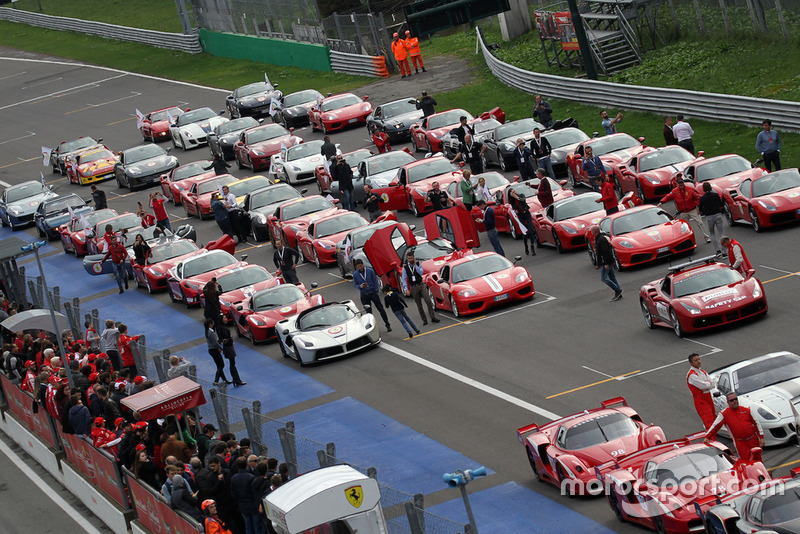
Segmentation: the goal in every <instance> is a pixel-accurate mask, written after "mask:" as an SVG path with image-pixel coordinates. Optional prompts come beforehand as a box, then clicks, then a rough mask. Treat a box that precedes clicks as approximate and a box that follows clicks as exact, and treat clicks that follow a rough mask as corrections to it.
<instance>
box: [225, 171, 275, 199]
mask: <svg viewBox="0 0 800 534" xmlns="http://www.w3.org/2000/svg"><path fill="white" fill-rule="evenodd" d="M270 183H271V182H270V181H269V178H267V177H265V176H258V177H256V178H250V179H249V180H239V181H238V182H234V183H232V184H229V185H228V189H230V192H231V193H233V196H235V197H237V198H238V197H243V196H245V195H246V194H247V193H249V192H250V191H255V190H256V189H261V188H262V187H266V186H268V185H270Z"/></svg>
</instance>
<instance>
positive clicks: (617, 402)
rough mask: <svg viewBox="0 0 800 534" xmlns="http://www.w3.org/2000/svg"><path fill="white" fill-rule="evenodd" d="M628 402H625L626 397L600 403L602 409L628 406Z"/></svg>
mask: <svg viewBox="0 0 800 534" xmlns="http://www.w3.org/2000/svg"><path fill="white" fill-rule="evenodd" d="M627 405H628V401H626V400H625V397H614V398H613V399H608V400H604V401H603V402H601V403H600V406H601V407H602V408H613V407H616V406H627Z"/></svg>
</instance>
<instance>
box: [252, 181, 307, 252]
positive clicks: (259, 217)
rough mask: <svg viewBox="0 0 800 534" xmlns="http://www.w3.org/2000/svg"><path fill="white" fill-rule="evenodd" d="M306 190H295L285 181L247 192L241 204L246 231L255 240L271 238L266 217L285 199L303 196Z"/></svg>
mask: <svg viewBox="0 0 800 534" xmlns="http://www.w3.org/2000/svg"><path fill="white" fill-rule="evenodd" d="M305 192H306V190H305V189H303V190H302V191H297V189H295V188H294V187H292V186H290V185H289V184H286V183H280V184H273V185H268V186H266V187H262V188H261V189H256V190H255V191H253V192H251V193H249V194H248V195H247V196H246V197H245V199H244V204H243V209H244V211H245V217H244V219H245V221H246V223H245V224H246V225H247V227H248V232H249V233H250V234H251V235H252V236H253V239H254V240H255V241H257V242H258V241H263V240H265V239H267V238H270V239H271V237H272V236H271V235H270V231H269V225H268V224H267V219H268V218H269V216H270V215H272V214H273V213H274V212H275V210H276V209H277V208H278V207H279V206H280V205H281V204H283V203H284V202H286V201H287V200H293V199H295V198H300V197H302V196H303V193H305Z"/></svg>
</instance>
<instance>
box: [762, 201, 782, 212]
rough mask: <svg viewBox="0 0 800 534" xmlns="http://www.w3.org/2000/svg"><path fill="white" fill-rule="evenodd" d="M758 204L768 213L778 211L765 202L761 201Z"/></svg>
mask: <svg viewBox="0 0 800 534" xmlns="http://www.w3.org/2000/svg"><path fill="white" fill-rule="evenodd" d="M758 203H759V204H761V207H762V208H764V209H765V210H767V211H775V210H776V209H778V208H777V207H775V206H773V205H772V204H770V203H769V202H764V201H763V200H759V201H758Z"/></svg>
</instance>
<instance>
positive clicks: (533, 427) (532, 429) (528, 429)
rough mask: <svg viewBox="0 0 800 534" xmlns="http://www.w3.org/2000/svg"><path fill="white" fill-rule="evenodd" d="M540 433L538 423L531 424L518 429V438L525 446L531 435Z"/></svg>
mask: <svg viewBox="0 0 800 534" xmlns="http://www.w3.org/2000/svg"><path fill="white" fill-rule="evenodd" d="M536 432H539V425H537V424H536V423H531V424H530V425H528V426H523V427H522V428H518V429H517V437H519V442H520V443H522V444H524V443H525V439H526V438H527V437H528V436H529V435H531V434H535V433H536Z"/></svg>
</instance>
